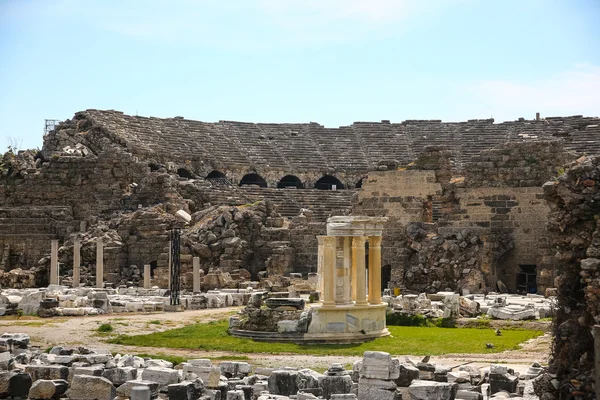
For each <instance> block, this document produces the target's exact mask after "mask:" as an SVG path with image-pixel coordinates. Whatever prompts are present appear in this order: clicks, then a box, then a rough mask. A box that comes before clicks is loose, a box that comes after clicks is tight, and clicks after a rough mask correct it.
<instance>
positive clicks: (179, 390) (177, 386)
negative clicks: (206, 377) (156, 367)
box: [167, 379, 204, 400]
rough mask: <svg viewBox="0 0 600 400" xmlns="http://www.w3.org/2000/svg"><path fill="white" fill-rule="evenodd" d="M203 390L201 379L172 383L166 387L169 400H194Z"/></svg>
mask: <svg viewBox="0 0 600 400" xmlns="http://www.w3.org/2000/svg"><path fill="white" fill-rule="evenodd" d="M203 391H204V383H203V382H202V380H201V379H196V380H194V381H184V382H180V383H174V384H171V385H169V386H168V387H167V392H168V395H169V400H196V399H197V398H199V397H200V396H201V395H202V392H203Z"/></svg>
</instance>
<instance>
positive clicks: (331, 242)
mask: <svg viewBox="0 0 600 400" xmlns="http://www.w3.org/2000/svg"><path fill="white" fill-rule="evenodd" d="M335 244H336V237H335V236H324V237H323V308H326V307H334V306H335V300H334V296H335V294H334V291H335V258H336V254H335Z"/></svg>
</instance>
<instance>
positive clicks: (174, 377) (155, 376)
mask: <svg viewBox="0 0 600 400" xmlns="http://www.w3.org/2000/svg"><path fill="white" fill-rule="evenodd" d="M179 378H180V376H179V372H177V371H176V370H174V369H169V368H158V367H151V368H146V369H145V370H144V372H142V379H143V380H145V381H152V382H156V383H158V386H159V391H161V392H166V391H167V386H168V385H171V384H173V383H179Z"/></svg>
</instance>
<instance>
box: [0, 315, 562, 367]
mask: <svg viewBox="0 0 600 400" xmlns="http://www.w3.org/2000/svg"><path fill="white" fill-rule="evenodd" d="M238 310H239V308H238V307H232V308H221V309H208V310H196V311H185V312H178V313H146V314H131V313H127V314H105V315H99V316H88V317H56V318H47V319H41V318H33V317H21V318H18V319H17V318H15V317H1V318H0V331H1V332H10V333H15V332H25V333H27V334H29V335H30V337H31V344H32V346H39V347H40V349H42V350H46V349H47V348H49V347H52V346H54V345H62V346H86V347H90V348H106V349H108V350H110V351H111V352H117V353H121V354H142V353H145V354H159V353H161V354H168V355H177V356H183V357H188V358H190V359H192V358H220V359H226V357H227V356H232V355H237V356H239V355H240V353H237V352H235V349H232V351H231V352H222V351H205V350H193V349H171V348H156V347H136V346H122V345H116V344H110V343H106V338H107V337H106V336H103V335H100V334H98V332H97V328H98V326H100V325H101V324H103V323H110V324H111V325H112V326H113V328H114V331H113V333H114V334H130V335H131V334H144V333H151V332H157V331H163V330H167V329H173V328H178V327H182V326H185V325H187V324H190V323H196V322H209V321H213V320H219V319H223V318H227V317H228V316H229V315H231V314H234V313H236V312H237V311H238ZM152 321H154V323H153V322H152ZM156 321H160V324H158V323H156ZM534 329H535V328H534ZM550 344H551V337H550V335H549V334H545V335H543V336H539V337H537V338H535V339H531V340H529V341H527V342H525V343H523V345H522V347H521V349H519V350H512V351H505V352H502V353H495V354H447V355H443V356H432V357H431V362H434V363H436V364H442V365H446V366H455V365H458V364H462V363H466V362H472V364H473V365H476V366H479V367H484V366H488V365H489V364H490V363H502V364H504V365H507V366H509V367H511V368H514V369H515V370H516V371H520V372H522V371H525V370H526V369H527V367H528V366H529V365H530V364H531V363H532V362H534V361H537V362H540V363H542V364H547V363H548V357H549V353H550ZM244 355H246V356H248V357H249V359H250V360H249V361H248V362H250V363H251V364H253V365H256V366H262V367H281V366H290V367H303V368H315V369H325V368H327V367H328V366H329V365H330V364H332V363H342V364H344V365H346V364H351V363H352V362H354V361H356V360H357V359H359V357H355V356H310V355H287V354H286V355H273V354H264V353H252V354H244ZM395 356H400V357H402V356H407V357H410V358H411V359H412V360H413V361H415V362H416V361H419V360H420V358H421V357H420V356H410V355H404V354H403V355H395Z"/></svg>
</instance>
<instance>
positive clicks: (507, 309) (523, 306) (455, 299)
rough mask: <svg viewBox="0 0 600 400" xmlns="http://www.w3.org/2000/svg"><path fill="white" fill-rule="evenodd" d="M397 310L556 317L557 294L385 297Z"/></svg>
mask: <svg viewBox="0 0 600 400" xmlns="http://www.w3.org/2000/svg"><path fill="white" fill-rule="evenodd" d="M383 301H385V302H387V303H388V304H389V305H390V307H391V308H392V310H393V312H399V313H403V314H409V315H416V314H419V315H423V316H426V317H430V318H442V317H443V318H459V317H465V318H471V317H477V316H479V315H483V314H485V315H487V316H488V317H490V318H493V319H509V320H526V319H540V318H548V317H553V316H554V315H555V311H556V299H555V297H549V298H546V297H544V296H540V295H536V294H527V295H525V296H522V295H516V294H499V293H488V294H485V295H484V294H470V295H465V296H460V295H459V294H457V293H454V292H437V293H432V294H425V293H421V294H419V295H415V294H406V295H400V296H397V297H393V296H389V295H388V296H384V297H383Z"/></svg>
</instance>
